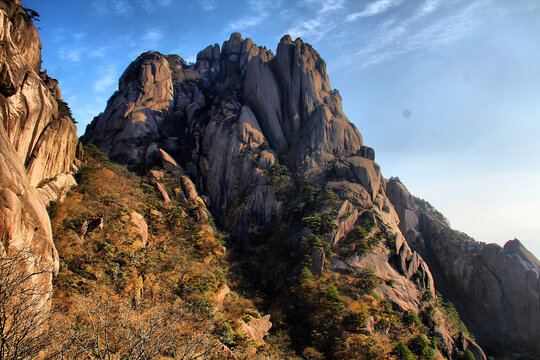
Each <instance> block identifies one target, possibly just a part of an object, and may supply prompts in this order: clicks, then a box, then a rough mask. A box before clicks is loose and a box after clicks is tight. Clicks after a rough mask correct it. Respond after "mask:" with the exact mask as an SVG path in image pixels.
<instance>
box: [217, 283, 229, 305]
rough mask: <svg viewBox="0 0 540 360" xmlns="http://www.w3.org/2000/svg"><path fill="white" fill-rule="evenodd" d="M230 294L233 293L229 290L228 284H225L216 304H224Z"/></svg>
mask: <svg viewBox="0 0 540 360" xmlns="http://www.w3.org/2000/svg"><path fill="white" fill-rule="evenodd" d="M230 292H231V289H229V287H228V286H227V285H226V284H223V285H222V286H220V288H219V289H218V291H217V294H216V303H218V305H221V304H223V300H225V297H226V296H227V295H229V294H230Z"/></svg>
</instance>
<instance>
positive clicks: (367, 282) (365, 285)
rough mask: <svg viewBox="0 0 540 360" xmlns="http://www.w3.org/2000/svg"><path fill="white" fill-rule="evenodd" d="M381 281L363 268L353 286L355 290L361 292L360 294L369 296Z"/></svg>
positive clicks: (367, 269) (371, 271)
mask: <svg viewBox="0 0 540 360" xmlns="http://www.w3.org/2000/svg"><path fill="white" fill-rule="evenodd" d="M381 281H382V280H381V279H379V278H378V277H377V276H376V275H375V273H374V272H373V270H371V269H369V268H365V269H363V270H362V271H361V272H360V273H359V274H358V275H357V280H356V281H355V282H354V286H355V287H356V288H357V289H360V290H362V292H364V293H367V294H369V293H371V292H372V291H373V290H375V288H376V287H377V285H379V284H380V283H381Z"/></svg>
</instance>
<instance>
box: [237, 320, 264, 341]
mask: <svg viewBox="0 0 540 360" xmlns="http://www.w3.org/2000/svg"><path fill="white" fill-rule="evenodd" d="M271 327H272V323H271V322H270V315H266V316H263V317H262V318H259V319H255V318H254V317H253V316H251V315H249V320H248V321H247V323H246V322H244V321H240V330H241V331H242V332H243V333H244V334H246V335H247V336H248V337H249V338H250V339H251V340H253V341H255V342H256V343H258V344H261V343H264V341H263V338H264V337H265V336H266V335H267V334H268V331H269V330H270V328H271Z"/></svg>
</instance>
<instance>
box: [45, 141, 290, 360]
mask: <svg viewBox="0 0 540 360" xmlns="http://www.w3.org/2000/svg"><path fill="white" fill-rule="evenodd" d="M84 163H85V165H84V166H83V167H82V168H81V169H80V171H79V173H78V174H77V180H78V186H77V187H76V188H74V189H73V190H72V191H71V192H70V193H69V194H68V196H67V197H66V199H65V201H64V202H63V203H62V204H53V205H52V206H51V207H50V209H49V212H50V216H51V222H52V225H53V233H54V238H55V242H56V247H57V249H58V253H59V255H60V271H59V273H58V276H57V277H56V278H55V280H54V287H55V293H54V298H53V304H54V305H55V307H56V308H58V310H59V312H58V319H61V321H60V320H59V321H58V322H59V324H60V325H61V326H59V327H58V328H57V329H56V333H57V334H58V337H56V338H55V342H56V343H57V348H56V350H55V351H60V352H61V353H62V357H63V358H68V359H75V358H108V357H109V356H110V357H112V358H126V359H127V358H156V357H159V356H162V357H165V358H171V359H173V358H174V359H177V358H178V359H180V358H181V359H194V358H197V357H199V356H202V357H203V358H209V359H221V358H223V357H224V355H223V352H222V350H221V348H222V345H220V343H221V344H225V345H226V346H228V347H229V349H230V350H231V351H233V352H234V353H235V354H236V356H239V357H244V356H247V355H246V354H248V353H249V354H257V357H260V358H284V357H289V355H290V352H291V350H290V348H289V347H288V345H287V340H286V338H283V339H282V338H279V340H274V335H269V336H267V337H266V339H267V344H272V343H273V342H274V343H277V344H279V345H276V346H272V345H267V346H265V347H261V348H258V347H257V346H255V344H254V343H253V342H252V341H251V340H250V339H249V338H248V337H247V336H246V335H245V334H244V333H243V332H242V331H241V330H240V325H239V324H240V323H239V322H240V321H241V320H244V319H247V318H249V317H246V316H247V315H248V314H251V315H256V314H258V311H257V305H256V303H255V302H254V301H252V300H250V299H249V298H248V297H246V295H245V291H244V290H243V285H242V281H241V279H240V278H238V277H235V276H233V275H232V274H231V272H230V266H231V264H230V262H229V260H228V259H227V257H226V256H225V255H224V254H225V249H224V248H223V245H222V243H223V234H222V233H219V232H216V231H215V230H214V229H213V225H212V223H211V222H210V221H200V220H199V219H198V218H197V217H196V215H191V216H190V215H189V214H196V212H191V211H190V207H189V205H187V204H182V203H178V202H176V200H174V199H173V201H174V202H173V204H172V206H166V205H165V204H164V203H163V202H162V201H160V200H159V199H158V197H157V195H156V192H155V190H154V188H153V186H151V184H152V182H151V180H149V179H146V178H141V177H138V176H136V175H134V174H132V173H131V172H129V171H127V169H126V168H125V167H123V166H120V165H116V164H114V163H112V162H111V161H110V160H109V158H108V157H107V155H105V154H104V153H102V152H101V151H100V150H99V149H97V148H96V147H95V146H86V147H85V160H84ZM163 185H164V186H165V187H166V188H167V189H174V188H175V187H178V186H180V184H179V180H178V179H174V178H168V177H166V178H165V179H164V180H163ZM172 193H174V192H172V191H171V194H172ZM133 212H137V213H139V214H141V215H143V217H144V219H145V222H146V223H147V226H148V238H147V239H146V243H145V242H143V238H142V236H141V235H140V229H139V228H138V227H137V226H136V225H135V224H134V223H133V222H132V221H131V216H132V215H131V214H132V213H133ZM92 218H102V219H103V228H102V229H99V228H96V229H92V230H91V231H90V230H88V232H86V233H84V231H83V230H82V229H83V224H84V223H85V221H87V220H88V219H92ZM225 285H227V286H229V287H230V288H231V289H233V290H236V291H235V292H234V296H232V295H229V296H225V298H224V299H223V300H220V301H219V302H218V300H217V294H218V293H219V292H220V291H221V289H223V287H224V286H225ZM256 316H257V315H256ZM94 325H96V326H97V328H96V327H93V326H94ZM152 328H154V329H155V330H152V331H151V329H152ZM107 329H110V331H111V332H109V333H108V335H107V333H106V331H108V330H107ZM105 337H106V338H107V339H108V340H103V339H105ZM99 339H102V340H99ZM129 339H134V341H135V340H136V339H138V340H137V341H140V342H141V343H144V344H145V346H147V347H148V351H150V352H149V353H146V354H147V355H146V356H147V357H144V356H142V355H141V356H142V357H137V356H135V355H133V354H137V352H138V351H139V350H140V349H139V348H138V347H136V346H135V345H134V343H131V342H129V341H127V340H129ZM158 339H161V340H159V341H163V343H158V342H156V341H158ZM134 346H135V347H134ZM52 350H53V349H51V351H52ZM130 353H131V354H132V356H128V354H130ZM148 354H150V355H148ZM182 354H184V355H182ZM186 354H187V355H186ZM190 354H191V355H190ZM203 355H204V356H203ZM51 356H53V357H54V356H59V353H55V354H52V355H51ZM250 356H251V355H250Z"/></svg>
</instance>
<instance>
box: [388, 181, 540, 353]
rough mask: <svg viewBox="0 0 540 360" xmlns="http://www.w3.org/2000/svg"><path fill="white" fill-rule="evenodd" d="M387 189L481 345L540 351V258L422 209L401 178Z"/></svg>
mask: <svg viewBox="0 0 540 360" xmlns="http://www.w3.org/2000/svg"><path fill="white" fill-rule="evenodd" d="M387 192H388V197H389V198H390V201H392V203H393V204H394V207H395V209H396V211H397V213H398V215H399V218H400V225H399V227H400V230H401V232H402V233H403V234H404V235H405V237H406V239H407V242H408V243H409V244H410V246H411V248H412V249H414V250H416V251H418V252H419V253H420V254H421V255H422V257H423V258H424V259H425V260H426V262H427V264H428V265H429V267H430V269H431V271H432V273H433V275H434V277H435V279H436V281H437V289H438V290H439V291H441V292H442V294H443V295H444V296H445V298H448V299H450V300H452V302H453V303H454V304H455V305H456V307H457V309H458V310H459V312H460V314H461V315H462V316H463V319H464V321H465V322H466V323H467V325H468V326H469V328H470V330H471V331H472V332H473V333H474V334H475V335H476V337H477V338H478V340H479V341H480V342H481V344H482V345H483V346H484V347H486V348H487V349H488V350H489V352H490V353H504V352H505V351H513V352H515V353H521V354H523V355H524V356H532V357H538V356H540V342H539V341H538V334H540V277H539V274H540V261H539V260H538V259H537V258H536V257H535V256H534V255H533V254H532V253H530V252H529V251H528V250H527V249H526V248H525V247H524V246H523V245H522V244H521V243H520V242H519V240H511V241H508V242H507V243H506V244H505V246H504V247H500V246H499V245H497V244H484V243H480V242H476V241H474V240H473V239H471V238H469V237H468V236H467V235H465V234H463V233H459V232H457V231H454V230H452V229H450V228H449V227H448V226H447V225H446V224H445V223H444V222H443V221H441V220H440V219H438V218H437V217H436V216H434V215H433V214H430V213H429V212H427V211H425V210H423V209H421V208H420V207H419V206H418V204H417V203H416V202H415V201H414V199H413V197H412V195H411V194H410V193H409V192H408V191H407V189H406V188H405V186H403V184H401V183H400V182H399V181H398V180H392V181H390V182H389V184H388V185H387Z"/></svg>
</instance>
